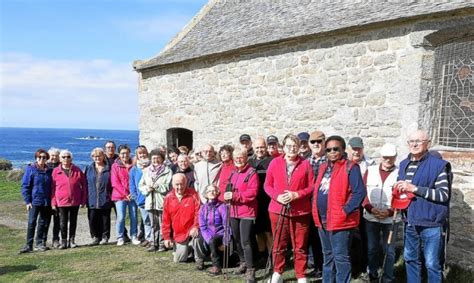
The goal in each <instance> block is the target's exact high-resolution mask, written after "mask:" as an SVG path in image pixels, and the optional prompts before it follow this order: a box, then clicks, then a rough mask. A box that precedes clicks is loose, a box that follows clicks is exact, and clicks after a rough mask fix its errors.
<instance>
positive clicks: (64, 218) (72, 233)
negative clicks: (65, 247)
mask: <svg viewBox="0 0 474 283" xmlns="http://www.w3.org/2000/svg"><path fill="white" fill-rule="evenodd" d="M58 208H59V222H60V227H61V240H63V241H65V240H66V239H71V238H74V237H76V227H77V213H78V212H79V206H66V207H58ZM68 222H69V238H68V237H67V236H68V235H67V234H68V233H67V232H68V229H67V228H68Z"/></svg>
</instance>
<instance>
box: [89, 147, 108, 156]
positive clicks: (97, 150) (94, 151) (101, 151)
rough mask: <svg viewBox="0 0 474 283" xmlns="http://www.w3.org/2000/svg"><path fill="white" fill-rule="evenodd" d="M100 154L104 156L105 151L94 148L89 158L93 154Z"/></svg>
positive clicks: (100, 148)
mask: <svg viewBox="0 0 474 283" xmlns="http://www.w3.org/2000/svg"><path fill="white" fill-rule="evenodd" d="M96 152H100V153H101V154H103V155H105V151H104V149H103V148H102V147H96V148H94V149H93V150H92V151H91V157H92V156H93V155H94V153H96Z"/></svg>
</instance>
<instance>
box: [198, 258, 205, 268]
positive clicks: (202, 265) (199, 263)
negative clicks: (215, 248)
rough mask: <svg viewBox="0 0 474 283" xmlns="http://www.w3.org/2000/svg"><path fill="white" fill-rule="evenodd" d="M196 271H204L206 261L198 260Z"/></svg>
mask: <svg viewBox="0 0 474 283" xmlns="http://www.w3.org/2000/svg"><path fill="white" fill-rule="evenodd" d="M196 269H197V270H203V269H204V260H202V259H197V260H196Z"/></svg>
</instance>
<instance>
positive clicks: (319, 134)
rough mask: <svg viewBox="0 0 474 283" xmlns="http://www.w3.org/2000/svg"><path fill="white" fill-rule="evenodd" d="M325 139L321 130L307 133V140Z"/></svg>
mask: <svg viewBox="0 0 474 283" xmlns="http://www.w3.org/2000/svg"><path fill="white" fill-rule="evenodd" d="M319 139H321V140H325V139H326V136H325V135H324V133H323V132H321V131H314V132H312V133H311V135H309V140H310V141H311V140H319Z"/></svg>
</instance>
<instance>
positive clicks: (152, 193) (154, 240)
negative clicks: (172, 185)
mask: <svg viewBox="0 0 474 283" xmlns="http://www.w3.org/2000/svg"><path fill="white" fill-rule="evenodd" d="M151 208H152V209H151V211H153V210H155V191H153V192H151ZM157 216H158V215H155V213H153V226H155V224H156V222H157V221H158V217H157ZM155 233H156V231H155V228H154V227H153V246H154V247H155V253H156V250H157V248H158V246H157V245H156V244H157V243H156V237H155ZM159 233H160V232H159V231H158V235H159Z"/></svg>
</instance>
